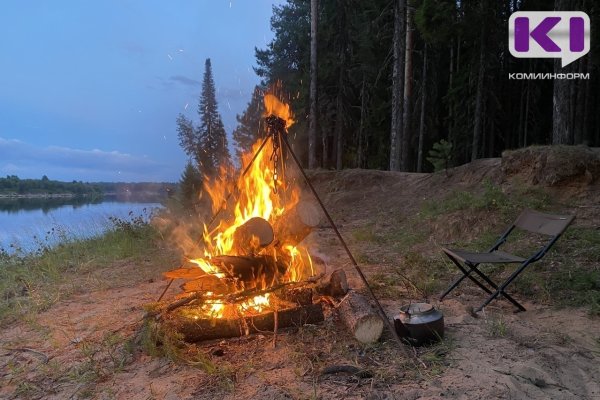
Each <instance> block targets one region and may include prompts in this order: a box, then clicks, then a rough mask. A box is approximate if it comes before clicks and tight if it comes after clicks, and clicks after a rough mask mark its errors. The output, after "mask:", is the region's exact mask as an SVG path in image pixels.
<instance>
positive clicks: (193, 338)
mask: <svg viewBox="0 0 600 400" xmlns="http://www.w3.org/2000/svg"><path fill="white" fill-rule="evenodd" d="M324 319H325V317H324V315H323V309H322V307H321V304H310V305H306V306H300V307H297V308H291V309H287V310H279V311H278V312H277V325H278V329H282V328H287V327H292V326H302V325H305V324H316V323H319V322H322V321H323V320H324ZM165 323H167V324H169V325H170V326H171V327H172V328H174V330H175V331H176V332H179V333H180V334H181V335H182V336H183V339H184V340H185V341H186V342H191V343H195V342H201V341H204V340H211V339H220V338H231V337H240V336H245V335H249V334H252V333H259V332H273V330H274V327H275V313H274V312H268V313H264V314H260V315H257V316H254V317H243V318H236V319H224V318H223V319H205V318H202V319H191V318H189V317H186V316H183V315H181V314H172V315H170V316H169V317H168V318H167V319H166V320H165Z"/></svg>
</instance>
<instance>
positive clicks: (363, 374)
mask: <svg viewBox="0 0 600 400" xmlns="http://www.w3.org/2000/svg"><path fill="white" fill-rule="evenodd" d="M340 372H343V373H346V374H351V375H354V376H357V377H358V378H372V377H373V373H372V372H371V371H369V370H366V369H361V368H358V367H355V366H354V365H330V366H329V367H325V368H323V370H322V371H321V375H331V374H337V373H340Z"/></svg>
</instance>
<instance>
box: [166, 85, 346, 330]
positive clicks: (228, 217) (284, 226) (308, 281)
mask: <svg viewBox="0 0 600 400" xmlns="http://www.w3.org/2000/svg"><path fill="white" fill-rule="evenodd" d="M264 102H265V109H266V113H267V115H266V117H267V120H268V122H269V123H268V124H267V126H268V128H267V131H266V132H265V134H266V137H264V138H262V139H259V140H258V141H257V142H256V143H255V144H254V145H253V146H252V150H251V152H249V153H247V154H245V155H244V156H243V158H242V168H243V172H242V173H241V174H240V176H239V178H238V179H237V182H236V183H235V185H234V187H232V185H231V183H230V181H231V179H228V177H229V175H228V171H226V170H225V169H223V170H222V171H221V173H220V175H219V176H218V177H217V178H214V179H211V180H209V181H207V182H205V185H204V191H205V192H206V193H207V194H208V195H209V196H210V200H211V204H212V212H213V214H214V215H215V218H213V220H212V221H210V222H209V223H208V224H206V225H205V226H204V233H203V235H202V240H201V242H200V244H199V246H198V249H202V250H201V254H200V255H195V256H191V257H189V259H188V263H187V264H188V265H186V266H185V267H182V268H179V269H175V270H172V271H169V272H167V273H165V274H164V275H165V276H166V277H167V278H170V279H184V280H185V283H183V285H182V286H181V287H182V289H183V293H182V294H181V295H179V297H180V299H179V301H180V302H181V303H182V305H185V308H183V309H182V310H180V315H181V316H183V317H184V319H186V320H187V322H193V323H194V324H195V325H196V326H201V325H203V324H206V326H207V327H209V329H208V330H209V331H214V330H215V328H216V327H217V326H220V327H221V329H220V330H219V329H217V332H206V331H207V329H203V334H202V337H201V338H199V339H206V338H210V337H212V336H218V337H227V336H239V335H240V334H246V333H249V332H251V331H253V330H254V329H253V328H259V327H258V326H256V325H257V324H259V325H261V324H262V325H265V326H264V327H263V328H264V329H271V330H272V329H273V325H274V324H275V325H282V326H283V325H289V324H294V323H299V322H303V323H305V322H309V321H312V322H318V321H320V320H322V319H323V313H322V310H321V306H320V304H319V303H313V299H312V297H313V296H312V294H313V288H312V286H315V284H317V283H318V282H317V280H318V279H317V277H316V272H315V267H314V265H313V260H312V259H311V256H310V253H309V251H308V249H307V247H306V246H305V245H303V243H302V241H303V240H304V239H305V238H306V237H307V236H308V235H309V234H310V233H311V231H312V230H313V229H314V228H315V227H316V226H317V225H318V224H319V222H320V217H321V215H320V210H319V209H318V206H317V205H316V204H314V202H312V201H309V200H307V199H306V197H307V196H302V194H301V189H300V187H299V186H298V185H297V184H295V182H293V181H292V180H288V179H286V171H285V165H284V163H283V157H282V143H281V138H280V137H278V135H279V134H281V133H282V131H283V132H284V133H283V134H285V130H286V128H288V127H289V126H291V125H292V124H293V123H294V120H293V118H292V115H291V112H290V109H289V106H288V105H286V104H283V103H282V102H280V101H279V99H278V98H277V97H275V96H274V95H272V94H266V95H265V98H264ZM275 130H278V131H277V132H275ZM217 220H218V223H216V221H217ZM212 225H215V226H212ZM199 252H200V250H199ZM338 280H339V279H338ZM342 284H345V276H344V282H343V283H342ZM338 286H339V285H338ZM256 317H260V318H258V319H257V318H256ZM249 318H251V319H252V320H251V321H250V320H248V319H249ZM261 318H262V319H261ZM219 320H221V321H219ZM263 320H264V323H261V321H263ZM278 320H279V321H278ZM278 322H281V323H280V324H278ZM269 325H270V326H269ZM223 327H229V328H231V329H229V328H223ZM232 327H233V328H232ZM195 331H199V329H195Z"/></svg>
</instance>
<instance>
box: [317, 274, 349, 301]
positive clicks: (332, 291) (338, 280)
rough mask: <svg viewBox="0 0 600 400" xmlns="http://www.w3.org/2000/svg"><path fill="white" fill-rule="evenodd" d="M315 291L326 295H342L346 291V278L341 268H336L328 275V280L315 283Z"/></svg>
mask: <svg viewBox="0 0 600 400" xmlns="http://www.w3.org/2000/svg"><path fill="white" fill-rule="evenodd" d="M316 289H317V292H318V293H320V294H324V295H326V296H332V297H342V296H344V295H345V294H346V293H348V280H347V279H346V273H345V272H344V270H343V269H336V270H335V271H333V272H332V273H331V275H330V276H329V281H327V282H325V281H323V282H321V283H319V285H317V288H316Z"/></svg>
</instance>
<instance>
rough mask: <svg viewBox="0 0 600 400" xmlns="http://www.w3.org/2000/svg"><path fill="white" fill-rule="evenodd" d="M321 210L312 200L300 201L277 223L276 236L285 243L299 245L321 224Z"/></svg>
mask: <svg viewBox="0 0 600 400" xmlns="http://www.w3.org/2000/svg"><path fill="white" fill-rule="evenodd" d="M320 220H321V211H320V210H319V207H317V205H316V204H314V203H312V202H310V201H300V202H298V204H296V205H295V206H294V207H293V208H292V209H290V210H286V212H285V213H284V214H283V215H282V216H281V218H279V219H278V220H277V222H276V223H275V236H276V237H277V240H279V241H280V242H283V243H287V244H291V245H294V246H295V245H297V244H298V243H300V242H301V241H302V240H304V238H305V237H307V236H308V235H309V234H310V233H311V232H312V230H313V229H314V228H316V227H317V226H318V225H319V222H320Z"/></svg>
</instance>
